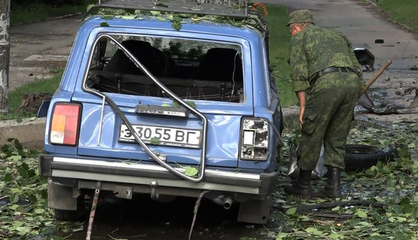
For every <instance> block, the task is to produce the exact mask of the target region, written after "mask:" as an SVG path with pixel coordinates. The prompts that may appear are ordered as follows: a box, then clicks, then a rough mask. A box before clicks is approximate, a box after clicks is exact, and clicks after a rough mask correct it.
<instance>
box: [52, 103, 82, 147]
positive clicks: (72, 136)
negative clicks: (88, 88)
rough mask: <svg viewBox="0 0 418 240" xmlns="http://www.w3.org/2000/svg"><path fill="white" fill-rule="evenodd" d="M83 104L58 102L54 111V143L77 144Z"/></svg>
mask: <svg viewBox="0 0 418 240" xmlns="http://www.w3.org/2000/svg"><path fill="white" fill-rule="evenodd" d="M80 109H81V106H80V105H79V104H71V103H57V104H56V105H55V107H54V110H53V113H52V121H51V130H50V138H49V139H50V142H51V143H53V144H62V145H76V144H77V140H78V128H79V123H80V121H79V117H80Z"/></svg>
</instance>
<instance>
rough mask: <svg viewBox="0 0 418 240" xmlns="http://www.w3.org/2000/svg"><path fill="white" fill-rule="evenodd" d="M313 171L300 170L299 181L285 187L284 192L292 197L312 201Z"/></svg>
mask: <svg viewBox="0 0 418 240" xmlns="http://www.w3.org/2000/svg"><path fill="white" fill-rule="evenodd" d="M311 173H312V170H302V169H300V170H299V176H298V179H297V180H295V181H293V182H292V184H291V185H287V186H285V187H284V191H285V192H286V193H287V194H290V195H296V196H301V197H302V198H303V199H310V198H311V196H312V188H311Z"/></svg>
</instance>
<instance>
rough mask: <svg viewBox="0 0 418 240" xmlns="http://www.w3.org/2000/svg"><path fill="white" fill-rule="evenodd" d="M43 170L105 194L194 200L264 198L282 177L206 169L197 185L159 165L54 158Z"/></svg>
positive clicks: (42, 160)
mask: <svg viewBox="0 0 418 240" xmlns="http://www.w3.org/2000/svg"><path fill="white" fill-rule="evenodd" d="M39 170H40V174H41V175H43V176H47V177H50V178H51V179H52V180H53V181H56V182H58V183H60V184H63V185H67V186H71V187H75V188H79V189H94V188H95V187H96V182H97V181H101V182H102V190H113V191H114V190H115V189H117V188H120V187H123V186H129V187H131V188H132V191H133V192H138V193H150V192H151V190H152V191H157V192H158V194H164V195H175V196H193V197H194V196H198V195H199V193H200V192H201V191H203V190H209V191H219V192H229V193H235V194H237V196H247V197H246V198H248V197H249V196H248V195H251V196H252V197H250V198H264V197H266V196H268V195H270V194H271V193H272V192H273V191H274V189H275V187H276V183H277V177H278V173H277V172H272V173H260V174H255V173H240V172H230V171H221V170H212V169H206V171H205V177H204V179H203V180H202V181H201V182H198V183H194V182H190V181H186V180H183V179H180V178H178V177H176V176H175V175H173V174H172V173H170V172H169V171H168V170H167V169H165V168H163V167H161V166H159V165H151V164H143V163H132V162H130V163H127V162H117V161H103V160H93V159H81V158H68V157H54V156H50V155H42V156H41V157H40V161H39ZM179 170H181V169H180V168H179ZM151 188H153V189H151Z"/></svg>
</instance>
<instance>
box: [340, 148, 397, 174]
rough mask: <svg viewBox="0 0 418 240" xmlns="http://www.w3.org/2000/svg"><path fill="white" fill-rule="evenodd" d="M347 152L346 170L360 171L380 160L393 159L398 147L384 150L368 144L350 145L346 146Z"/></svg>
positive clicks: (388, 160) (345, 157)
mask: <svg viewBox="0 0 418 240" xmlns="http://www.w3.org/2000/svg"><path fill="white" fill-rule="evenodd" d="M345 149H346V154H345V156H344V162H345V171H346V172H360V171H363V170H366V169H368V168H370V167H372V166H374V165H376V163H377V162H378V161H383V162H390V161H393V159H394V157H395V153H396V149H392V150H390V151H387V152H385V151H382V150H379V148H377V147H374V146H368V145H350V144H347V145H346V146H345Z"/></svg>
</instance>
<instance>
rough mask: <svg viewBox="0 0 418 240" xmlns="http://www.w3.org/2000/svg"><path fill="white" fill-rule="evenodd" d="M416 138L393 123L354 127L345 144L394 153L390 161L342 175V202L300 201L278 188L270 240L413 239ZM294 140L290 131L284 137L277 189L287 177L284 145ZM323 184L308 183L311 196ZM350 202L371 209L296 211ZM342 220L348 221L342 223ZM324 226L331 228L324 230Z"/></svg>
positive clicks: (417, 196)
mask: <svg viewBox="0 0 418 240" xmlns="http://www.w3.org/2000/svg"><path fill="white" fill-rule="evenodd" d="M417 133H418V128H417V125H416V124H409V123H402V122H396V123H393V124H392V125H389V126H387V125H379V124H377V123H373V122H365V121H354V122H353V124H352V128H351V130H350V134H349V136H348V140H347V144H362V145H371V146H376V147H378V148H379V149H381V150H382V151H389V150H390V149H393V148H397V151H396V152H397V153H396V156H395V158H394V161H392V162H389V163H383V162H378V163H377V164H376V165H375V166H372V167H371V168H370V169H367V170H365V171H362V172H354V173H343V174H342V179H341V184H342V189H343V198H342V199H335V200H327V199H312V200H301V199H299V198H295V197H292V196H284V194H283V188H282V187H281V186H279V187H278V190H277V192H276V193H275V200H276V203H277V205H279V207H277V209H278V210H276V212H275V214H274V215H275V220H276V222H277V223H278V224H279V225H281V227H280V231H279V233H278V234H277V235H276V239H301V238H306V239H417V238H418V230H417V229H418V228H417V227H418V193H417V192H416V186H417V185H418V161H417V160H418V157H417V156H418V150H417V149H416V148H415V145H416V143H417V142H418V134H417ZM298 134H299V133H298V132H297V131H295V130H291V129H285V131H284V134H283V137H284V140H285V143H286V144H285V146H284V147H283V149H282V153H281V154H282V156H283V157H282V162H281V165H280V167H279V169H280V171H281V177H280V179H279V182H281V184H284V183H286V184H287V183H288V182H289V178H288V177H287V171H288V169H287V164H288V159H289V156H290V152H289V142H295V139H297V137H298ZM325 179H326V178H323V179H320V180H314V181H312V185H313V188H314V190H316V189H319V188H321V187H323V186H324V185H325ZM350 201H353V202H359V201H360V202H365V203H367V202H370V203H374V202H375V203H376V204H364V205H356V204H352V205H341V206H338V207H333V208H327V209H312V210H311V211H298V208H300V207H303V206H312V205H318V204H319V205H321V204H323V205H326V204H328V203H330V202H335V203H337V204H338V203H341V204H342V203H344V202H350ZM379 203H380V204H383V205H379ZM317 213H326V214H317ZM321 216H328V217H325V218H324V217H321ZM343 216H344V217H347V216H348V217H347V218H343ZM324 221H325V222H324ZM330 221H334V222H335V223H336V224H330Z"/></svg>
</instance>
